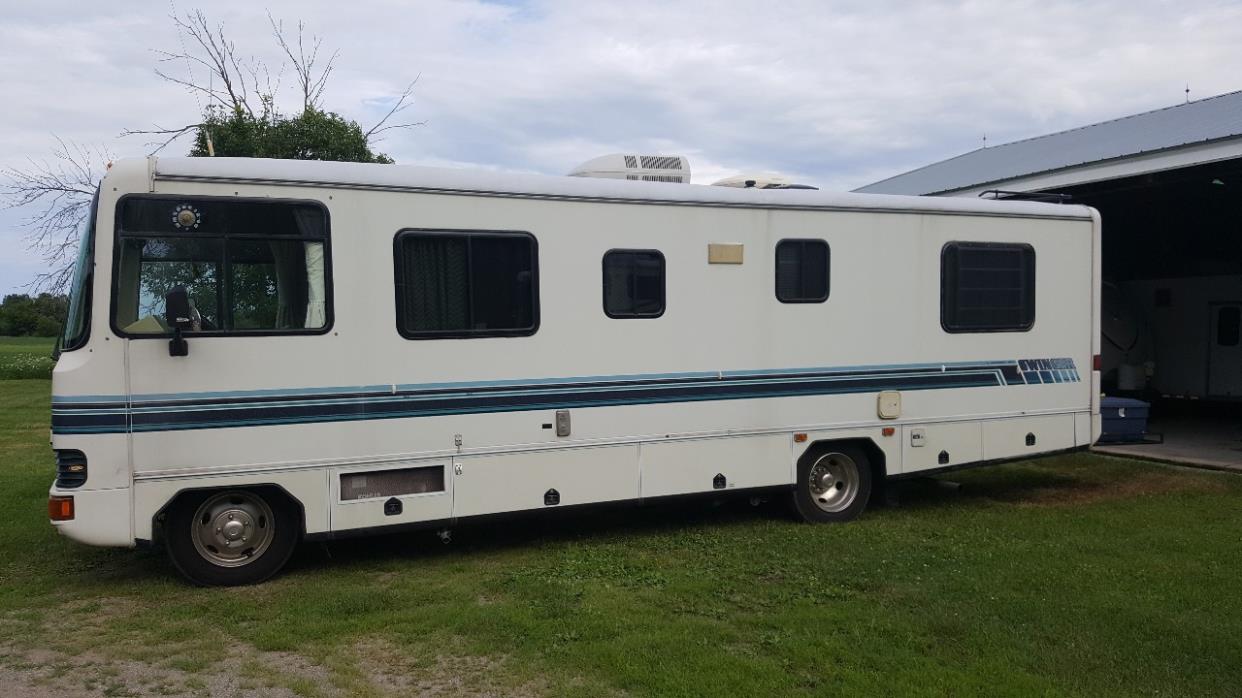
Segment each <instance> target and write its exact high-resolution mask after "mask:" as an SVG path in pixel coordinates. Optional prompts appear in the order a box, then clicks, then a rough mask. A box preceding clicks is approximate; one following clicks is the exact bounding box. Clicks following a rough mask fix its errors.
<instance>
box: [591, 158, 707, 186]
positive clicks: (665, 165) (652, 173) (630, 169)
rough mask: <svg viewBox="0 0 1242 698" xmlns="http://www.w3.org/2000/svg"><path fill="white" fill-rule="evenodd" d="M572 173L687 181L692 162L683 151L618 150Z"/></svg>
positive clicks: (602, 177)
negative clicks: (646, 152)
mask: <svg viewBox="0 0 1242 698" xmlns="http://www.w3.org/2000/svg"><path fill="white" fill-rule="evenodd" d="M569 176H570V177H596V178H599V179H628V180H631V181H642V182H674V183H679V184H685V183H688V182H689V181H690V162H689V161H688V160H686V159H685V158H684V157H681V156H680V155H625V154H622V153H614V154H612V155H602V156H600V157H597V158H594V159H592V160H587V161H586V162H584V163H582V164H581V165H578V166H577V167H575V168H574V169H573V170H572V171H570V173H569Z"/></svg>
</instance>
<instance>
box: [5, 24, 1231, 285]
mask: <svg viewBox="0 0 1242 698" xmlns="http://www.w3.org/2000/svg"><path fill="white" fill-rule="evenodd" d="M177 7H178V9H180V10H181V11H183V12H184V11H186V10H190V9H192V6H191V5H188V4H179V5H177ZM168 8H169V5H168V4H167V3H165V2H162V1H154V0H153V1H150V2H112V3H107V4H82V3H70V2H41V3H38V4H34V3H31V4H22V5H21V6H20V7H15V8H6V12H5V14H6V21H5V22H4V23H3V24H0V47H2V48H0V84H3V85H4V86H5V92H6V100H5V101H6V105H7V106H6V108H5V109H4V110H3V111H0V166H13V165H20V164H21V163H22V162H24V160H25V158H26V157H29V156H34V157H39V156H43V155H45V154H46V153H47V152H49V150H50V145H51V143H52V140H51V134H52V133H56V134H58V135H61V136H62V137H66V138H71V139H74V140H78V141H82V142H86V143H105V144H107V145H108V146H109V147H111V148H112V149H113V150H115V151H116V152H117V153H118V154H121V155H139V154H142V152H143V142H142V140H143V139H136V138H130V139H123V140H120V141H118V140H116V138H115V136H116V135H117V134H118V133H119V132H120V131H121V130H122V129H124V128H127V127H130V128H140V127H145V126H149V125H151V124H154V123H159V124H163V125H170V124H181V123H189V122H190V121H192V120H193V119H194V118H195V116H196V112H197V111H198V108H199V107H198V105H197V104H196V102H195V99H194V98H193V97H192V96H189V95H187V94H186V93H185V92H184V91H182V90H180V89H178V88H177V87H175V86H173V85H170V84H167V83H163V82H161V81H160V80H159V79H158V78H156V77H155V76H154V74H153V73H152V69H153V67H154V66H155V63H156V59H157V56H156V55H155V54H154V53H152V51H151V49H164V50H173V51H176V50H179V40H178V37H177V34H176V32H175V31H174V30H173V29H172V26H171V22H170V21H169V19H168V16H167V15H168V12H169V9H168ZM268 8H269V9H270V10H271V12H272V14H273V15H275V16H276V17H278V18H283V19H284V20H285V22H286V24H293V23H296V21H297V20H298V19H302V20H305V21H306V23H307V24H308V27H309V29H310V30H311V31H313V32H316V33H319V34H321V35H323V36H324V37H325V45H326V46H329V47H339V48H340V51H341V53H340V57H339V59H338V63H337V65H338V69H337V71H336V73H335V74H334V76H333V79H332V82H331V86H330V88H329V91H328V93H327V96H326V103H327V106H328V107H329V108H331V109H333V110H336V111H339V112H341V113H343V114H345V115H346V116H349V117H350V118H355V119H357V120H359V121H360V122H362V123H364V124H368V125H369V124H370V123H372V122H373V121H374V120H375V119H377V118H379V117H380V116H381V115H382V114H383V113H384V111H386V110H387V108H388V106H389V105H390V104H391V101H390V100H391V99H392V97H393V95H395V94H397V93H399V92H400V91H401V90H402V89H403V88H404V86H405V84H406V83H407V82H408V81H409V80H411V79H413V78H414V76H416V75H420V74H421V78H420V79H419V82H418V86H417V90H416V93H415V105H414V108H413V109H412V110H410V112H408V114H409V115H410V117H411V118H412V119H414V120H425V121H426V122H427V123H426V125H425V126H421V127H418V128H414V129H410V130H406V131H397V132H392V133H390V134H389V137H388V138H387V139H386V140H385V141H384V142H383V143H381V144H380V149H381V150H383V151H384V152H387V153H389V154H390V155H393V156H394V157H395V158H397V160H398V161H400V162H407V163H421V164H448V165H453V166H481V167H487V168H494V169H505V170H514V171H538V172H548V173H563V172H565V171H567V170H568V169H570V168H571V167H573V166H574V165H575V164H577V163H579V162H581V161H583V160H586V159H589V158H591V157H594V156H596V155H599V154H603V153H606V152H613V151H621V150H624V151H646V152H665V153H677V154H683V155H686V156H688V157H689V158H690V159H691V166H692V169H693V170H694V171H695V173H696V174H695V180H696V181H699V182H708V181H714V179H716V178H718V177H719V176H725V175H728V174H734V173H737V172H743V171H747V172H750V171H777V172H781V173H783V174H785V175H787V176H790V177H791V178H794V179H796V180H799V181H806V182H811V183H816V184H819V185H821V186H824V187H825V188H852V187H856V186H859V185H862V184H865V183H867V182H870V181H873V180H876V179H880V178H882V177H885V176H888V175H891V174H895V173H898V172H901V171H904V170H906V169H909V168H911V167H916V166H919V165H923V164H926V163H928V162H931V161H933V160H938V159H941V158H944V157H949V156H952V155H955V154H958V153H961V152H964V151H966V150H970V149H973V148H975V147H978V146H979V145H980V144H981V139H982V137H983V134H985V133H986V134H987V135H988V140H989V142H990V143H1000V142H1004V141H1006V140H1012V139H1015V138H1019V137H1026V136H1031V135H1036V134H1039V133H1045V132H1048V131H1052V130H1057V129H1061V128H1068V127H1072V126H1077V125H1082V124H1085V123H1089V122H1092V121H1096V120H1100V119H1104V118H1110V117H1114V116H1121V115H1125V114H1128V113H1133V112H1136V111H1140V110H1144V109H1149V108H1155V107H1159V106H1166V105H1169V104H1174V103H1176V102H1178V101H1180V99H1181V90H1182V88H1183V86H1184V85H1185V84H1186V83H1187V82H1189V83H1190V86H1191V89H1192V97H1206V96H1209V95H1211V94H1216V93H1220V92H1226V91H1229V90H1232V89H1237V88H1239V87H1242V84H1239V83H1238V81H1237V77H1236V70H1235V68H1234V65H1235V63H1236V61H1235V55H1236V47H1237V46H1238V45H1242V7H1240V6H1237V5H1232V4H1222V3H1218V2H1212V1H1211V0H1186V1H1184V2H1152V1H1147V2H1144V1H1137V2H1135V1H1129V2H1123V1H1121V0H1106V1H1100V2H1073V1H1068V0H1047V1H1044V2H1035V1H1033V0H1016V1H1015V2H1008V3H994V2H983V1H980V0H970V1H966V2H929V3H909V2H893V1H890V2H883V1H879V2H864V1H862V0H858V1H852V0H851V1H845V2H832V3H826V2H818V1H815V0H789V1H787V2H784V3H776V4H773V3H755V2H728V1H723V0H719V1H716V2H659V1H656V0H631V1H630V2H626V3H596V2H573V1H570V0H546V1H537V2H530V3H523V2H511V3H494V2H480V1H463V2H448V1H441V0H424V1H421V2H412V3H409V2H399V1H397V0H387V1H384V0H355V1H354V2H351V3H350V4H349V9H348V11H342V6H341V5H340V4H339V3H305V2H294V1H293V0H273V1H272V2H271V3H270V4H269V5H268ZM205 9H207V10H208V11H209V12H210V16H211V18H212V19H213V20H217V21H222V22H224V23H225V25H226V29H227V31H228V33H229V34H230V35H231V36H232V37H233V38H234V40H235V41H236V43H237V44H238V46H239V47H243V48H244V50H245V51H246V52H250V51H255V52H257V53H258V54H259V55H260V56H261V57H266V58H267V59H268V60H269V61H271V62H273V63H274V62H276V55H275V49H274V47H273V46H272V43H271V41H270V36H269V34H270V30H269V28H268V24H267V19H266V16H265V14H264V10H263V8H262V6H256V5H254V4H253V3H249V2H240V1H221V2H216V3H212V4H211V6H210V7H208V8H205ZM166 67H167V68H168V69H170V70H173V71H176V70H179V69H181V70H183V66H178V65H176V64H171V65H167V66H166ZM285 82H286V84H288V79H287V77H286V80H285ZM184 149H185V146H183V145H182V146H174V147H173V148H172V152H183V151H184ZM16 220H17V217H16V216H15V215H14V214H13V212H3V213H0V291H8V290H11V289H12V288H13V287H14V286H16V285H19V284H20V283H22V282H24V281H25V280H26V279H27V278H29V276H30V274H31V273H32V272H31V270H32V269H34V268H37V265H36V264H35V263H33V262H32V261H31V258H30V257H29V255H28V254H27V253H25V252H24V251H23V250H22V246H21V245H20V242H19V236H18V235H17V233H15V232H14V231H15V228H16Z"/></svg>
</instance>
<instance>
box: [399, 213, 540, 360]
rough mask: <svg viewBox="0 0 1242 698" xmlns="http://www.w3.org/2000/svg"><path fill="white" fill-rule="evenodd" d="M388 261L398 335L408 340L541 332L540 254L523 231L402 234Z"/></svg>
mask: <svg viewBox="0 0 1242 698" xmlns="http://www.w3.org/2000/svg"><path fill="white" fill-rule="evenodd" d="M394 256H395V264H396V286H397V331H398V332H400V333H401V336H402V337H405V338H406V339H447V338H452V337H512V336H521V335H530V334H534V333H535V330H537V329H538V328H539V278H538V258H539V257H538V249H537V245H536V243H535V238H534V236H532V235H531V234H529V233H509V232H484V231H477V232H476V231H464V232H462V231H438V230H436V231H427V230H404V231H401V232H399V233H397V237H396V240H395V244H394Z"/></svg>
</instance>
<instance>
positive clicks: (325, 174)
mask: <svg viewBox="0 0 1242 698" xmlns="http://www.w3.org/2000/svg"><path fill="white" fill-rule="evenodd" d="M135 166H140V167H141V168H142V169H143V170H144V171H150V172H151V173H152V174H151V176H152V177H153V178H154V179H155V180H196V181H221V182H224V181H227V182H253V183H264V184H273V185H286V186H316V187H329V188H348V189H384V190H396V191H420V192H426V193H439V194H454V195H464V196H507V197H515V198H550V199H571V200H581V201H599V202H618V203H623V202H643V203H658V204H668V205H678V204H680V205H701V206H727V207H739V208H785V209H802V210H806V209H854V210H857V209H871V210H883V211H903V212H904V211H908V212H929V213H930V212H939V213H959V214H961V213H971V214H985V215H986V214H990V215H995V216H1033V217H1041V218H1048V217H1050V218H1089V217H1090V216H1091V212H1090V209H1088V208H1086V207H1085V206H1065V205H1058V204H1044V203H1035V202H1029V201H990V200H967V199H953V198H927V197H917V196H884V195H875V194H854V193H833V192H823V191H809V190H782V189H737V188H732V187H711V186H700V185H686V184H665V183H659V182H636V181H628V180H618V179H590V178H583V177H554V176H546V175H531V174H507V173H497V172H488V171H478V170H458V169H443V168H433V167H413V166H408V165H373V164H363V163H352V162H324V161H316V160H269V159H262V158H151V161H150V162H147V161H141V162H140V163H138V162H135V163H133V164H130V163H125V162H124V161H120V162H118V163H117V164H116V166H115V167H114V169H118V170H119V169H121V168H124V169H129V168H131V167H135ZM148 167H149V168H150V169H149V170H148Z"/></svg>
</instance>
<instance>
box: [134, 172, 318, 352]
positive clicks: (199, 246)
mask: <svg viewBox="0 0 1242 698" xmlns="http://www.w3.org/2000/svg"><path fill="white" fill-rule="evenodd" d="M117 220H118V225H117V228H118V231H119V234H118V237H117V252H116V260H115V273H114V281H113V297H112V309H113V327H114V328H115V329H116V331H117V332H118V333H119V334H121V335H122V336H144V335H147V336H161V335H167V334H169V333H170V331H171V328H170V327H169V326H168V323H167V322H166V320H165V317H164V295H165V294H166V293H168V292H169V291H170V290H172V289H173V288H174V287H176V286H183V287H185V289H186V292H187V293H188V295H189V297H190V304H191V308H192V310H193V311H194V325H193V329H192V330H191V331H192V332H202V333H217V334H283V333H322V332H326V331H327V330H328V328H329V327H330V325H331V312H332V305H331V298H330V295H331V294H330V291H331V284H330V274H329V269H328V217H327V212H326V211H325V210H324V209H323V207H321V206H320V205H318V204H315V203H306V202H282V201H253V200H238V199H215V198H210V199H209V198H203V197H167V196H157V197H147V196H130V197H126V198H125V199H124V200H122V202H121V203H120V209H119V211H118V216H117Z"/></svg>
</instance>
